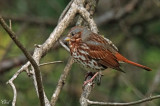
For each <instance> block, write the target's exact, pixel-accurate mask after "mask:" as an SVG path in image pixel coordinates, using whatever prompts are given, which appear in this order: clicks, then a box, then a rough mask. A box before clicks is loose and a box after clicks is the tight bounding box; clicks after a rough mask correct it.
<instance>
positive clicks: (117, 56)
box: [115, 53, 152, 71]
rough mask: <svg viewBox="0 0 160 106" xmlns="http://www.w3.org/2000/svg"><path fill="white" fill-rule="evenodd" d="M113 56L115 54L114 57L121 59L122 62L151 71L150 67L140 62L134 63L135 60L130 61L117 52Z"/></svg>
mask: <svg viewBox="0 0 160 106" xmlns="http://www.w3.org/2000/svg"><path fill="white" fill-rule="evenodd" d="M115 56H116V58H117V60H118V61H122V62H125V63H129V64H132V65H134V66H137V67H140V68H143V69H145V70H147V71H152V69H151V68H149V67H146V66H144V65H141V64H138V63H135V62H132V61H130V60H128V59H126V58H125V57H123V56H122V55H121V54H119V53H116V54H115Z"/></svg>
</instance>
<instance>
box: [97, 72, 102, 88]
mask: <svg viewBox="0 0 160 106" xmlns="http://www.w3.org/2000/svg"><path fill="white" fill-rule="evenodd" d="M102 76H103V74H102V71H99V73H98V75H97V76H96V82H97V85H98V86H99V85H100V84H101V78H102Z"/></svg>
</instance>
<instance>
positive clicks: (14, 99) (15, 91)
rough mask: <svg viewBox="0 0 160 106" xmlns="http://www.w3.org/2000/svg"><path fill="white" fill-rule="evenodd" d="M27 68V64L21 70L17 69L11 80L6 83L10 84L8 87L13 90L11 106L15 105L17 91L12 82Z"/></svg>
mask: <svg viewBox="0 0 160 106" xmlns="http://www.w3.org/2000/svg"><path fill="white" fill-rule="evenodd" d="M28 66H29V62H28V63H27V64H26V65H24V66H23V67H21V69H19V70H18V71H17V72H16V73H15V74H14V75H13V76H12V78H11V79H10V80H9V81H8V82H7V84H10V86H11V87H12V89H13V94H14V97H13V100H12V106H15V104H16V99H17V90H16V88H15V85H14V84H13V81H14V80H15V79H16V78H17V77H18V75H19V74H20V73H21V72H23V71H24V70H27V68H28Z"/></svg>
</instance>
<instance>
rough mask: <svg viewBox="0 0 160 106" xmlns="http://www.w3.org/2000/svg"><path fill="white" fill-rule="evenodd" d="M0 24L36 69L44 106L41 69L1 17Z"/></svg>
mask: <svg viewBox="0 0 160 106" xmlns="http://www.w3.org/2000/svg"><path fill="white" fill-rule="evenodd" d="M0 23H1V25H2V27H3V28H4V29H5V30H6V32H7V33H8V34H9V36H10V37H11V38H12V40H13V41H14V42H15V43H16V45H17V46H18V47H19V48H20V49H21V51H22V52H23V53H24V55H25V56H26V57H27V59H28V60H29V61H30V63H31V64H32V66H33V67H34V69H35V73H36V74H35V76H36V81H37V85H38V93H39V99H40V104H41V106H44V95H43V85H42V81H41V75H40V69H39V66H38V65H37V63H36V62H35V60H34V59H33V58H32V56H31V55H30V53H29V52H28V51H27V50H26V49H25V48H24V46H23V45H22V44H21V43H20V42H19V40H18V39H17V38H16V35H15V33H14V32H13V31H12V30H11V29H10V27H9V26H8V25H7V24H6V23H5V21H4V20H3V18H2V17H0Z"/></svg>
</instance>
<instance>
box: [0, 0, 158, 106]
mask: <svg viewBox="0 0 160 106" xmlns="http://www.w3.org/2000/svg"><path fill="white" fill-rule="evenodd" d="M69 1H70V0H39V1H33V0H0V14H1V15H2V16H3V17H4V19H5V20H6V22H9V19H11V20H12V29H13V30H14V31H15V33H16V34H17V35H18V39H19V40H20V41H21V43H23V45H24V46H25V47H26V48H27V50H28V51H30V52H31V53H33V50H34V44H42V43H43V42H44V41H45V40H46V39H47V38H48V36H49V35H50V33H51V32H52V31H53V29H54V27H55V26H56V25H57V21H58V18H59V16H60V14H61V13H62V11H63V9H64V8H65V7H66V5H67V4H68V2H69ZM133 1H134V0H130V1H129V0H99V3H98V6H97V9H96V13H95V15H94V19H95V21H96V23H97V25H98V28H99V31H100V34H102V35H104V36H105V37H107V38H109V39H110V40H111V41H113V43H114V44H115V45H116V46H117V47H118V48H119V52H120V53H121V54H123V55H124V56H125V57H127V58H128V59H130V60H133V61H135V62H138V63H141V64H143V65H146V66H148V67H150V68H152V69H153V71H152V72H147V71H145V70H143V69H140V68H137V67H134V66H131V65H128V64H123V65H122V68H123V70H125V72H126V73H125V74H123V73H119V72H117V71H115V70H113V69H108V70H106V71H104V72H103V74H104V76H103V78H102V83H101V85H100V86H97V85H95V87H94V89H93V91H92V93H91V95H90V100H96V101H111V102H130V101H134V100H138V99H142V98H145V97H147V96H148V95H158V94H160V90H159V89H160V85H159V83H160V66H159V65H160V1H159V0H135V1H137V2H136V3H135V4H134V3H133ZM127 9H128V10H129V11H126V12H125V10H127ZM123 12H124V13H123ZM109 13H113V14H112V15H113V16H112V17H111V18H107V16H109ZM121 13H123V14H121ZM75 21H76V20H75ZM72 26H73V23H72ZM68 30H69V28H68V29H66V31H65V32H64V34H63V35H66V34H67V31H68ZM69 55H70V54H69V53H68V52H67V51H66V50H65V49H64V48H63V47H61V46H59V45H58V46H56V47H53V49H52V50H51V51H50V52H49V53H48V54H47V55H46V56H45V57H44V58H43V59H41V62H40V63H44V62H50V61H56V60H61V61H64V63H57V64H52V65H47V66H43V67H41V68H40V69H41V72H42V76H43V84H44V88H45V91H46V93H47V96H48V98H51V96H52V94H53V92H54V90H55V87H56V85H57V82H58V79H59V77H60V75H61V73H62V72H63V69H64V67H65V65H66V63H67V59H68V57H69ZM25 61H26V59H25V57H24V55H23V53H22V52H21V51H20V50H19V49H18V48H17V46H16V45H15V44H14V43H13V42H12V40H11V39H10V38H9V36H8V34H7V33H6V32H5V31H4V29H3V28H2V27H1V26H0V100H12V98H13V91H12V89H11V87H10V86H9V85H6V82H7V81H8V80H9V79H10V78H11V77H12V75H13V74H14V73H15V72H16V71H17V70H18V69H19V68H20V67H21V66H22V65H23V64H24V63H25ZM85 74H86V71H85V70H84V69H82V68H81V67H79V65H78V64H74V65H73V67H72V69H71V71H70V73H69V76H68V78H67V81H66V84H65V85H64V87H63V89H62V92H61V93H60V97H59V99H58V101H57V104H56V105H57V106H79V98H80V95H81V92H82V84H83V81H84V76H85ZM14 83H15V85H16V88H17V91H18V97H17V103H16V105H17V106H22V105H23V106H38V105H39V100H38V98H37V95H36V92H35V88H34V85H33V83H32V79H31V78H29V77H28V76H27V75H26V73H22V74H20V76H19V77H18V78H17V79H16V80H15V81H14ZM0 102H1V101H0ZM1 105H2V103H0V106H1ZM6 105H7V104H6ZM9 105H11V102H10V104H9ZM159 105H160V99H159V100H154V101H153V102H147V103H145V104H143V105H142V106H159ZM137 106H139V105H137Z"/></svg>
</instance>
